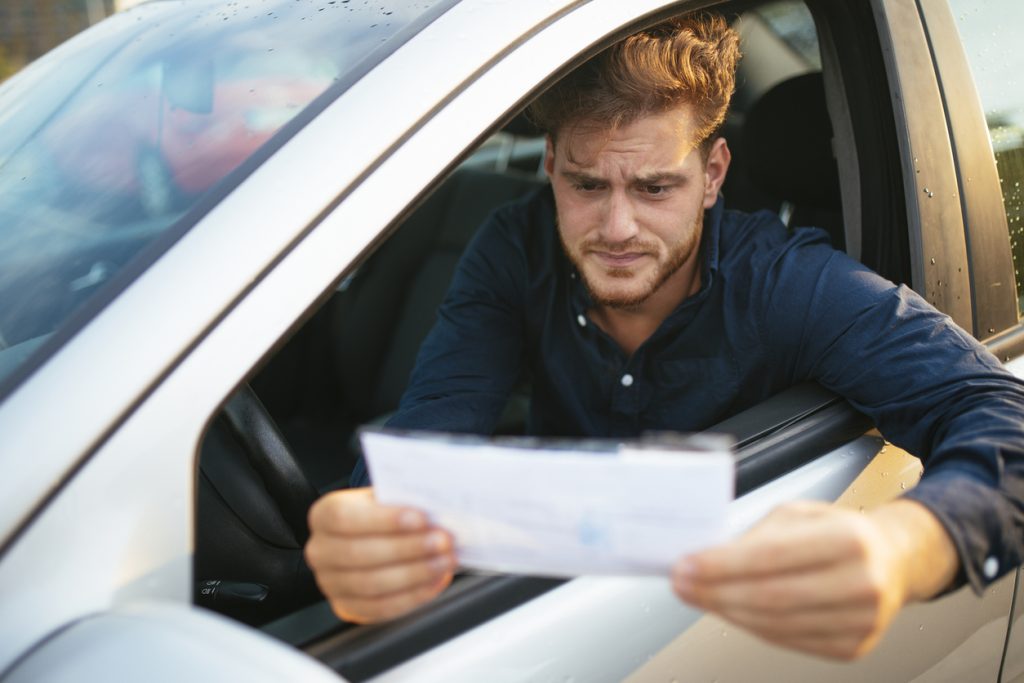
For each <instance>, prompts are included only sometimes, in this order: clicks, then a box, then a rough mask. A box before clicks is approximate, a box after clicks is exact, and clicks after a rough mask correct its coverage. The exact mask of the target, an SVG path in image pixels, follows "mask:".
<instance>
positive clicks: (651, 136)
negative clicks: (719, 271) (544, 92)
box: [545, 107, 729, 308]
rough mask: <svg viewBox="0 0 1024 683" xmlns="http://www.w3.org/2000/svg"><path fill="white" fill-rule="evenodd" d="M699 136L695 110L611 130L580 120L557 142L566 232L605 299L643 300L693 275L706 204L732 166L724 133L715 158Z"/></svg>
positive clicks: (550, 155)
mask: <svg viewBox="0 0 1024 683" xmlns="http://www.w3.org/2000/svg"><path fill="white" fill-rule="evenodd" d="M694 143H695V141H694V140H693V125H692V118H691V115H690V112H689V109H688V108H686V107H684V108H680V109H673V110H670V111H668V112H665V113H661V114H652V115H650V116H647V117H644V118H641V119H638V120H637V121H635V122H633V123H630V124H628V125H625V126H621V127H619V128H614V129H610V130H609V129H599V128H596V127H593V126H587V125H586V124H581V125H578V126H570V127H567V128H566V129H565V130H564V131H563V132H562V133H561V134H560V135H559V137H558V141H557V144H555V145H552V143H551V141H550V140H549V141H548V152H547V157H546V159H545V168H546V169H547V172H548V175H549V176H550V178H551V184H552V187H553V189H554V193H555V203H556V205H557V208H558V230H559V234H560V237H561V239H562V243H563V245H564V246H565V250H566V253H567V254H568V255H569V258H570V259H571V260H572V262H573V263H574V264H575V266H576V268H577V270H578V271H579V272H580V274H581V275H582V277H583V279H584V281H585V282H586V285H587V287H588V288H589V290H590V293H591V296H593V298H594V300H595V301H596V302H597V303H598V304H599V305H602V306H609V307H613V308H626V307H635V306H638V305H640V304H642V303H643V302H644V301H647V300H648V298H649V297H650V296H651V295H652V294H654V293H655V292H656V291H659V289H660V288H662V287H664V286H666V283H668V284H669V286H671V285H672V284H680V283H675V280H677V279H679V275H680V273H681V272H693V271H692V266H694V264H695V263H696V259H697V257H698V254H697V252H698V247H699V245H700V236H701V231H702V227H703V223H702V222H703V215H704V209H705V208H710V207H711V206H713V205H714V203H715V199H716V197H717V196H718V189H719V187H720V186H721V182H722V180H724V178H725V171H726V169H727V168H728V163H729V150H728V148H727V147H726V146H725V141H724V140H717V141H716V142H715V143H714V146H713V147H712V151H711V154H710V155H709V158H708V161H707V163H706V164H705V162H704V160H703V159H702V158H701V153H700V150H699V149H698V148H696V147H695V145H694ZM684 266H687V268H684ZM673 276H676V277H673ZM685 294H686V292H684V293H683V295H684V296H685Z"/></svg>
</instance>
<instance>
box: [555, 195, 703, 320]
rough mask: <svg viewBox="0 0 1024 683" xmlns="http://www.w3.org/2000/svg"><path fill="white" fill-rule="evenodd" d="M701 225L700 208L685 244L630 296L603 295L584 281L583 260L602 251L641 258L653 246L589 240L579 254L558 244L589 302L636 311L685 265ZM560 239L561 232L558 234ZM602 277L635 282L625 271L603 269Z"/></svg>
mask: <svg viewBox="0 0 1024 683" xmlns="http://www.w3.org/2000/svg"><path fill="white" fill-rule="evenodd" d="M703 222H704V207H701V208H700V211H699V212H698V213H697V217H696V219H695V220H694V223H693V226H692V229H691V230H690V233H689V235H687V238H686V240H685V241H683V242H680V243H677V244H676V245H675V246H674V247H673V248H672V250H671V251H670V252H669V254H668V258H667V259H666V260H665V262H664V263H660V264H658V267H657V269H656V270H655V271H654V273H652V274H651V275H650V276H649V277H648V278H647V283H646V285H645V286H644V287H643V288H642V289H639V290H637V291H636V292H635V293H633V294H626V295H623V294H618V295H614V294H603V293H602V292H601V291H600V290H599V289H598V288H597V287H596V286H595V285H596V284H597V283H594V282H591V281H590V278H588V277H587V271H586V269H585V268H584V262H583V261H584V257H585V256H586V254H587V253H589V252H592V251H606V252H609V253H615V254H621V253H626V252H640V253H644V254H651V253H657V249H658V246H657V244H652V243H650V242H642V241H640V240H638V239H635V238H633V239H629V240H626V241H625V242H618V243H614V244H612V243H608V242H603V241H601V240H592V241H588V242H585V243H583V244H582V245H581V246H580V252H579V254H577V253H575V252H573V251H572V250H570V249H569V248H568V247H567V246H566V244H565V241H564V239H563V240H562V248H563V249H564V250H565V253H566V254H568V255H569V259H570V260H571V261H572V262H573V265H574V266H576V271H577V272H578V273H579V274H580V277H581V278H583V284H584V285H586V287H587V291H589V292H590V298H591V299H593V300H594V303H596V304H598V305H599V306H604V307H608V308H618V309H630V308H636V307H638V306H640V305H641V304H643V303H644V302H645V301H647V300H648V299H649V298H651V296H653V294H654V293H655V292H656V291H658V290H659V289H661V287H662V286H663V285H664V284H665V282H666V281H668V279H669V278H671V277H672V276H673V275H675V274H676V273H677V272H678V271H679V269H680V268H682V267H683V265H684V264H685V263H686V262H687V260H688V259H689V258H690V256H691V255H692V254H693V252H694V250H696V249H697V248H698V246H699V243H700V236H701V234H702V232H703V230H702V229H701V228H702V225H703ZM559 236H560V238H561V231H559ZM602 275H603V276H604V277H610V278H621V279H623V280H630V279H635V278H636V277H637V275H636V274H635V273H633V272H632V271H631V270H630V269H629V268H614V267H613V268H605V269H603V273H602Z"/></svg>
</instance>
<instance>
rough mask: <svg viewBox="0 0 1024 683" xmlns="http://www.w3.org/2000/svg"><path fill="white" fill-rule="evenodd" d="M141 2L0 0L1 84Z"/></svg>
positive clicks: (125, 0) (108, 0) (112, 0)
mask: <svg viewBox="0 0 1024 683" xmlns="http://www.w3.org/2000/svg"><path fill="white" fill-rule="evenodd" d="M139 2H140V0H0V81H3V80H5V79H6V78H8V77H9V76H10V75H11V74H13V73H14V72H16V71H17V70H18V69H20V68H21V67H23V66H24V65H25V64H27V63H28V62H30V61H32V60H33V59H35V58H36V57H39V56H40V55H42V54H43V53H45V52H46V51H48V50H50V49H51V48H53V47H56V46H57V45H59V44H60V43H62V42H64V41H65V40H67V39H68V38H70V37H71V36H73V35H74V34H76V33H78V32H79V31H81V30H82V29H84V28H87V27H89V26H91V25H92V24H95V23H96V22H98V21H100V20H102V19H104V18H105V17H107V16H109V15H111V14H113V13H114V12H117V11H119V10H122V9H126V8H128V7H130V6H132V5H136V4H138V3H139Z"/></svg>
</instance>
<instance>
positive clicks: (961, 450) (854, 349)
mask: <svg viewBox="0 0 1024 683" xmlns="http://www.w3.org/2000/svg"><path fill="white" fill-rule="evenodd" d="M823 249H824V247H822V246H820V245H811V248H810V249H803V250H800V249H797V250H793V251H790V252H788V253H786V254H784V255H783V256H782V258H780V259H779V260H778V261H777V262H775V263H773V268H774V269H775V272H774V275H775V276H776V277H772V278H768V279H769V281H770V283H771V284H770V285H766V287H765V290H764V291H765V292H766V298H767V299H768V303H767V304H766V305H765V306H764V307H763V309H762V310H763V311H764V312H765V316H764V320H763V325H764V326H765V328H766V338H767V339H768V340H769V341H768V343H769V344H770V345H773V346H774V347H775V348H777V349H783V351H780V352H779V353H778V358H777V360H778V362H781V363H788V364H789V365H790V368H789V370H790V372H791V374H792V375H793V376H794V377H795V378H797V379H802V378H813V379H817V380H818V381H819V382H821V383H822V384H823V385H824V386H826V387H828V388H830V389H832V390H834V391H836V392H837V393H839V394H841V395H843V396H844V397H846V398H847V399H848V400H849V401H850V402H851V404H853V405H854V407H856V408H857V409H858V410H861V411H862V412H864V413H865V414H867V415H868V416H870V417H871V418H872V419H873V420H874V421H875V423H876V424H877V425H878V427H879V429H880V430H881V431H882V433H883V434H884V435H885V436H886V438H887V439H889V440H890V441H892V442H893V443H895V444H897V445H898V446H900V447H902V448H905V449H906V450H908V451H910V452H912V453H914V454H915V455H918V456H919V457H921V459H922V461H923V462H924V464H925V472H924V477H923V479H922V481H921V482H920V484H919V485H918V487H917V488H916V489H913V490H912V491H910V492H908V493H907V495H905V496H904V497H902V498H900V499H898V500H896V501H893V502H891V503H887V504H884V505H882V506H879V507H878V508H876V509H874V510H872V511H870V512H868V513H866V514H862V513H857V512H852V511H848V510H844V509H841V508H837V507H834V506H830V505H825V504H818V503H797V504H790V505H786V506H782V507H780V508H779V509H777V510H776V511H775V512H773V513H772V514H770V515H769V516H767V517H766V518H765V519H764V520H762V522H761V523H759V524H758V525H756V526H755V527H754V528H752V529H751V530H750V531H749V532H748V533H747V534H745V535H744V536H742V537H741V538H739V539H737V540H736V541H734V542H732V543H729V544H726V545H724V546H721V547H718V548H714V549H711V550H709V551H706V552H703V553H699V554H697V555H694V556H692V557H688V558H684V559H683V560H681V561H680V562H679V563H678V565H677V566H676V568H675V571H674V573H673V580H674V585H675V588H676V590H677V592H678V593H679V595H680V597H682V598H683V599H684V600H686V601H687V602H690V603H692V604H694V605H696V606H699V607H702V608H704V609H708V610H710V611H713V612H716V613H718V614H720V615H722V616H723V617H725V618H727V619H729V620H730V621H733V622H734V623H737V624H739V625H741V626H744V627H746V628H748V629H749V630H751V631H753V632H754V633H756V634H758V635H760V636H762V637H764V638H765V639H767V640H770V641H773V642H777V643H780V644H784V645H786V646H788V647H792V648H795V649H799V650H803V651H807V652H812V653H815V654H821V655H826V656H833V657H841V658H850V657H856V656H859V655H861V654H864V653H865V652H867V651H869V650H870V649H871V648H872V647H874V645H875V644H876V643H877V642H878V640H879V638H880V637H881V635H882V633H883V632H884V631H885V629H886V627H887V626H888V624H889V623H890V622H891V620H892V618H893V617H894V616H895V614H896V613H897V612H898V610H899V609H900V608H901V607H902V606H903V605H904V604H906V603H907V602H909V601H913V600H924V599H928V598H931V597H933V596H935V595H936V594H938V593H940V592H942V591H944V590H946V589H949V588H951V587H955V586H956V585H958V584H959V583H961V582H963V581H967V582H969V583H971V585H972V586H973V588H974V589H975V591H976V592H979V593H980V592H981V590H983V588H984V586H986V585H987V584H988V583H990V582H991V581H993V580H995V579H996V578H998V576H999V575H1001V574H1003V573H1005V572H1007V571H1009V570H1010V569H1012V568H1013V567H1014V566H1016V565H1018V564H1019V563H1020V561H1021V555H1022V546H1024V384H1022V383H1021V382H1020V381H1019V380H1017V379H1016V378H1014V377H1013V376H1012V375H1010V374H1009V373H1008V372H1006V371H1005V370H1004V369H1003V368H1002V367H1001V366H1000V365H999V363H998V361H997V360H996V359H995V358H993V357H992V356H991V354H989V353H988V352H987V351H986V350H985V349H984V348H983V347H982V346H981V345H980V344H978V342H976V341H975V340H974V339H973V338H971V337H970V336H969V335H967V333H965V332H963V331H962V330H960V329H959V328H957V327H956V326H955V325H953V323H952V322H951V321H950V320H949V319H948V318H947V317H946V316H944V315H943V314H941V313H939V312H938V311H936V310H935V309H933V308H932V307H930V306H929V305H928V304H926V303H925V302H924V301H923V300H921V299H920V297H918V296H917V295H916V294H914V293H913V292H911V291H910V290H907V289H906V288H897V287H895V286H894V285H892V284H891V283H888V282H887V281H885V280H884V279H882V278H880V277H879V276H877V275H876V274H874V273H871V272H870V271H867V270H866V269H864V268H863V267H862V266H860V264H856V263H855V262H852V261H851V260H850V259H848V258H847V257H846V256H845V255H841V254H835V253H834V252H828V251H827V250H825V251H822V250H823ZM808 252H810V253H808ZM833 254H834V255H833ZM808 257H811V258H808ZM787 258H797V259H799V264H797V263H793V264H786V263H785V260H786V259H787ZM814 258H817V259H818V260H817V262H818V263H819V264H820V266H821V267H820V268H818V269H815V268H808V267H807V266H808V261H810V262H813V261H814ZM794 329H799V330H802V334H801V335H799V336H798V337H797V338H792V339H787V335H790V331H791V330H794ZM772 360H773V361H775V360H776V359H772Z"/></svg>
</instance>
